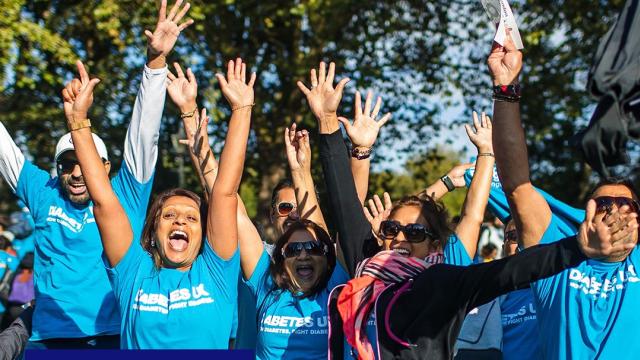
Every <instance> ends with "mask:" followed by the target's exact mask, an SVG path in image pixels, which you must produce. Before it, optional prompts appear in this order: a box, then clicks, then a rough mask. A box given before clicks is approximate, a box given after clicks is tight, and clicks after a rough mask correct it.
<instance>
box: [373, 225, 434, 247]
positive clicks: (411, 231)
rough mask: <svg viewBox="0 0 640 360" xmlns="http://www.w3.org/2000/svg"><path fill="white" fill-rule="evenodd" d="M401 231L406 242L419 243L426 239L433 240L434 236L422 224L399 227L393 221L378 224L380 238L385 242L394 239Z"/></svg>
mask: <svg viewBox="0 0 640 360" xmlns="http://www.w3.org/2000/svg"><path fill="white" fill-rule="evenodd" d="M401 231H402V233H403V234H404V237H405V238H406V239H407V241H408V242H411V243H420V242H423V241H425V240H426V239H427V237H428V238H429V239H430V240H435V239H436V236H435V234H434V233H433V232H431V230H429V229H427V227H426V226H424V225H422V224H407V225H404V226H403V225H400V223H399V222H397V221H395V220H385V221H383V222H382V223H380V237H382V238H383V239H387V240H392V239H395V238H396V236H398V234H399V233H400V232H401Z"/></svg>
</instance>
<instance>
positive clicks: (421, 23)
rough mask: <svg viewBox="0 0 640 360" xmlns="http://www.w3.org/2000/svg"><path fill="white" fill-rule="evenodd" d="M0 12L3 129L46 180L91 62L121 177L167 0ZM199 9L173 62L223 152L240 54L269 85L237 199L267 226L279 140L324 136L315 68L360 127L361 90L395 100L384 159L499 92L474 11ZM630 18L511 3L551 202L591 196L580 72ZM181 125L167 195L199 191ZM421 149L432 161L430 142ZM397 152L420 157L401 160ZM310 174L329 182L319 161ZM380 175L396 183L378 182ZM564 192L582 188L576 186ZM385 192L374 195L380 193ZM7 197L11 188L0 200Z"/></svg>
mask: <svg viewBox="0 0 640 360" xmlns="http://www.w3.org/2000/svg"><path fill="white" fill-rule="evenodd" d="M1 3H2V8H3V16H2V17H0V26H1V28H2V30H0V66H2V68H3V69H4V71H3V72H1V73H0V87H1V88H2V94H1V95H0V121H2V122H3V124H5V125H6V126H7V127H8V129H9V131H10V132H11V133H12V134H13V135H14V138H15V139H16V141H17V142H18V143H19V144H20V146H21V147H22V148H23V150H25V151H26V150H28V153H29V154H30V156H31V157H32V159H33V160H34V162H36V163H37V164H38V165H40V166H43V167H50V166H51V165H52V164H51V161H52V154H53V149H54V146H55V142H56V140H57V138H58V137H59V136H60V135H61V134H62V133H63V132H64V131H65V129H64V127H65V126H64V116H63V113H62V106H61V101H60V96H59V92H60V89H61V88H62V86H63V83H64V81H65V80H68V79H69V78H70V77H71V76H72V74H73V66H72V65H73V62H74V60H75V59H76V58H81V59H83V61H84V62H85V64H87V65H88V68H89V69H90V71H91V73H92V75H94V76H97V77H99V78H101V79H102V82H101V84H100V85H99V88H98V90H97V93H96V100H95V102H94V106H93V109H92V110H91V115H90V116H91V118H92V123H93V124H94V127H95V129H94V131H96V132H97V133H99V134H100V135H101V137H103V138H104V140H105V142H106V143H107V144H108V145H109V146H110V150H111V153H112V154H113V156H112V157H113V158H114V160H116V164H115V165H116V168H117V167H118V163H117V160H118V159H119V158H120V155H121V149H122V148H121V144H122V141H123V139H124V133H125V131H126V124H127V123H128V119H129V117H130V115H131V110H132V104H133V100H134V97H135V93H136V92H137V88H138V85H139V77H140V74H141V71H142V65H143V63H144V59H145V56H144V54H145V46H146V39H145V37H144V35H143V30H144V29H152V28H153V25H154V23H155V20H156V15H157V6H158V3H159V1H143V0H138V1H133V0H102V1H95V2H94V1H91V2H89V1H79V0H71V1H54V0H51V1H45V0H31V1H27V0H2V1H1ZM171 3H172V2H171V1H170V4H171ZM191 3H192V7H191V10H190V12H189V16H190V17H192V18H194V19H195V21H196V23H195V24H194V25H193V26H191V27H190V28H189V29H187V30H186V31H185V32H184V33H183V34H182V35H181V38H180V39H179V41H178V46H177V48H176V49H175V51H174V53H173V54H172V56H171V57H170V59H169V61H178V62H180V63H181V65H183V66H185V65H186V66H191V67H192V68H193V69H194V71H195V73H196V76H197V77H198V81H199V91H200V95H201V97H200V103H201V104H203V105H205V106H207V107H208V108H209V109H210V114H211V115H212V124H211V126H210V132H211V138H212V139H213V141H214V148H215V149H220V147H221V141H222V140H223V138H224V134H225V130H226V125H225V121H226V119H227V117H228V115H229V110H228V108H227V106H226V104H225V102H224V100H223V99H221V94H220V92H219V90H218V88H217V84H215V81H214V76H213V75H214V74H215V73H216V72H218V71H221V69H222V66H223V64H224V62H225V61H226V60H228V59H230V58H233V57H236V56H242V57H243V58H244V59H245V60H246V61H247V62H248V63H249V64H250V65H251V66H252V68H253V69H254V70H256V71H257V72H258V74H259V82H258V84H257V86H256V99H257V105H256V107H255V111H254V121H253V131H252V136H251V139H250V144H249V152H248V157H247V167H246V170H245V178H244V181H243V188H242V193H243V197H245V198H247V199H249V201H248V205H249V206H248V208H249V209H250V211H251V212H252V214H253V215H258V217H259V218H260V219H261V220H262V223H265V222H266V219H265V216H264V214H266V213H267V211H266V209H265V207H267V206H268V203H269V202H268V198H269V196H270V191H271V188H272V187H273V185H274V184H275V183H276V182H277V180H278V179H280V178H281V177H283V176H286V166H285V164H286V161H285V157H284V152H283V145H282V129H283V127H284V126H285V125H287V124H289V123H291V122H293V121H296V122H298V123H301V124H302V126H303V127H305V126H306V127H313V126H314V121H313V119H312V117H311V115H310V113H309V111H308V108H307V105H306V103H305V102H304V98H303V96H302V95H301V94H300V93H299V92H298V90H297V88H296V86H295V82H296V80H299V79H303V80H306V79H307V77H308V71H309V69H310V68H311V67H313V66H317V63H318V62H319V61H321V60H325V61H327V60H333V61H335V62H336V63H337V68H338V74H339V75H340V76H349V77H350V78H351V79H352V83H351V84H350V85H348V86H347V91H346V95H345V98H344V99H343V107H342V108H343V111H342V112H343V113H344V114H351V109H350V108H351V106H350V105H349V104H351V102H352V96H353V93H354V92H355V88H357V89H363V88H372V89H375V90H376V91H377V92H378V93H380V94H382V96H383V98H384V100H385V109H383V111H394V119H393V121H392V122H391V124H390V126H389V125H388V126H387V129H385V130H384V134H383V135H384V136H383V138H382V139H381V140H382V144H379V145H378V146H390V145H391V144H394V143H397V142H395V140H397V139H399V138H401V137H406V136H407V134H412V136H415V137H416V138H423V139H432V138H435V137H437V135H438V133H439V130H440V128H441V127H442V126H446V125H447V123H446V122H445V121H443V120H442V119H440V118H439V117H438V115H439V114H440V113H441V111H442V109H443V108H444V107H446V106H448V105H451V104H452V102H455V98H453V97H451V95H452V94H453V93H454V92H455V91H462V92H463V94H464V96H465V97H464V101H465V103H466V105H467V106H468V107H469V108H472V107H479V106H480V105H484V106H485V108H487V105H488V96H489V91H487V89H488V84H490V81H489V78H488V76H487V75H486V70H485V66H484V58H485V57H486V55H487V53H488V51H489V44H490V38H491V36H492V35H493V34H492V31H491V30H490V29H489V27H488V26H487V24H486V22H485V19H486V16H485V15H484V14H483V10H482V7H481V5H480V2H478V1H468V0H455V1H445V0H432V1H426V0H401V1H368V0H360V1H353V0H305V1H299V0H295V1H294V0H273V1H258V0H253V1H252V0H208V1H204V0H195V1H191ZM621 5H622V1H621V0H614V1H612V2H607V3H603V2H601V1H595V0H580V1H576V0H566V1H560V0H558V1H549V0H526V1H524V2H520V3H517V4H514V8H516V12H517V16H518V19H519V20H520V22H521V23H522V26H521V32H522V34H524V36H525V39H524V40H525V46H526V50H525V61H526V67H525V71H524V77H523V82H524V83H525V84H526V86H527V90H526V96H525V99H524V101H523V114H524V121H525V123H526V130H527V134H528V140H529V142H530V143H529V145H530V155H531V159H532V163H533V168H534V171H533V175H534V176H535V177H536V180H538V181H539V182H542V183H544V184H545V187H546V188H547V189H548V190H549V191H551V192H554V191H555V192H557V193H558V194H559V195H561V196H562V197H564V198H565V199H568V200H575V199H577V198H578V197H579V195H581V194H582V191H583V188H584V187H585V186H586V185H585V184H586V183H587V182H588V176H589V171H588V169H586V168H585V166H584V165H582V164H581V162H579V161H578V158H577V157H576V155H575V154H572V153H571V152H569V151H566V148H567V147H568V144H567V139H568V138H569V136H570V135H572V134H573V133H574V132H575V129H576V127H577V126H579V125H581V124H583V123H584V122H585V120H586V118H587V117H588V105H589V104H590V101H589V100H588V98H587V97H586V94H585V92H584V76H585V71H586V70H587V69H588V66H589V62H590V59H591V55H592V53H593V52H594V51H595V47H596V43H597V40H598V38H599V37H600V36H601V35H602V34H604V32H605V31H606V28H607V26H608V24H609V23H610V22H611V20H612V18H613V16H614V14H615V13H616V12H617V11H618V10H619V9H620V7H621ZM176 115H177V111H176V109H174V108H173V107H172V106H171V105H168V106H167V107H166V109H165V115H164V119H163V127H162V130H161V138H160V140H159V146H160V149H161V159H159V162H158V169H157V171H158V175H157V176H156V184H155V186H156V188H157V189H165V188H169V187H175V186H177V185H179V182H180V179H181V178H182V179H183V184H180V185H184V186H187V187H192V188H195V187H197V178H196V177H195V176H194V175H193V171H192V170H191V168H190V166H188V157H185V154H184V151H185V149H182V148H179V147H178V146H173V143H172V140H174V142H175V140H176V137H175V134H177V133H178V132H179V128H180V126H179V121H178V119H177V116H176ZM172 135H174V137H173V139H172ZM396 146H397V145H396ZM411 146H412V147H413V148H415V147H422V148H421V149H422V150H423V151H425V150H427V149H433V145H432V144H431V143H429V142H427V143H425V144H415V143H412V144H411ZM397 151H409V149H407V148H402V147H397ZM180 159H182V160H180ZM427 159H431V160H428V161H431V162H433V165H429V166H432V167H433V168H434V169H435V170H434V172H433V174H432V173H431V172H429V173H428V174H426V173H424V172H420V170H419V169H418V168H419V167H420V166H418V168H415V169H414V168H411V166H413V165H412V163H411V162H410V163H409V164H408V166H407V168H408V170H407V171H408V174H411V179H405V180H393V181H396V184H397V186H398V187H399V188H402V189H405V188H406V189H407V191H409V189H410V188H411V189H413V188H418V187H420V186H422V185H423V182H428V181H427V179H431V178H430V177H429V176H435V175H438V176H439V175H441V173H443V172H442V171H440V170H441V169H440V168H438V167H437V166H436V165H435V164H436V163H437V162H438V161H439V160H437V157H429V156H428V157H427ZM181 161H182V162H183V163H184V164H186V165H185V166H182V168H183V169H184V177H181V176H179V175H178V172H177V171H176V169H179V168H180V166H179V164H180V162H181ZM381 161H385V159H382V160H381ZM447 161H449V160H447ZM417 163H418V162H415V164H417ZM445 163H446V162H445ZM314 166H315V172H316V173H317V174H318V175H319V172H320V171H319V163H318V162H317V161H316V164H314ZM445 167H446V166H445ZM445 171H446V170H445ZM396 175H397V174H390V173H385V174H380V175H378V176H377V177H375V178H374V179H373V180H372V181H374V182H376V181H382V182H381V183H379V184H382V183H389V182H390V181H391V180H389V179H391V178H393V179H395V178H396V177H397V178H398V179H402V177H403V176H406V175H402V174H401V175H399V176H396ZM422 176H425V177H424V178H420V182H416V183H415V184H413V185H410V184H409V183H410V181H408V180H415V179H417V178H419V177H422ZM385 177H387V178H386V179H387V180H381V179H385ZM317 179H318V180H319V179H321V178H319V177H318V178H317ZM567 181H571V182H572V183H574V184H576V185H575V186H571V187H567V186H566V185H564V184H565V183H566V182H567ZM321 183H322V181H318V185H321ZM405 183H406V184H405ZM418 184H419V186H418ZM0 186H4V184H3V185H0ZM376 186H378V185H375V184H374V185H373V186H372V188H375V189H376V190H377V189H378V187H376ZM320 187H321V186H320ZM4 189H6V187H4ZM394 191H395V190H394ZM7 192H8V191H0V196H1V197H2V199H6V193H7ZM453 195H455V194H453ZM450 196H451V195H450ZM447 201H449V200H447Z"/></svg>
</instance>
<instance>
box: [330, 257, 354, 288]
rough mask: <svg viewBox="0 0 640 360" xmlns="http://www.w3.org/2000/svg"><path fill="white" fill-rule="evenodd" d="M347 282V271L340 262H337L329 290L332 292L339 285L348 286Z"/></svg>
mask: <svg viewBox="0 0 640 360" xmlns="http://www.w3.org/2000/svg"><path fill="white" fill-rule="evenodd" d="M347 281H349V274H348V273H347V270H345V269H344V268H343V267H342V265H341V264H340V263H339V262H336V267H335V268H334V269H333V274H331V277H330V278H329V282H328V283H327V289H328V290H331V289H333V288H334V287H336V286H338V285H342V284H346V283H347Z"/></svg>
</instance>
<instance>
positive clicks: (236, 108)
mask: <svg viewBox="0 0 640 360" xmlns="http://www.w3.org/2000/svg"><path fill="white" fill-rule="evenodd" d="M255 104H256V103H253V104H249V105H241V106H236V107H234V108H233V107H232V108H231V111H236V110H240V109H244V108H246V107H253V105H255Z"/></svg>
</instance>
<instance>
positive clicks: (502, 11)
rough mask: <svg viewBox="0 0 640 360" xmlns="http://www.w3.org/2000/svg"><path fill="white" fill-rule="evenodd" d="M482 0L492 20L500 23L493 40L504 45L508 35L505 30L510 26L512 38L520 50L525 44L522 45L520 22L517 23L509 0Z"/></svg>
mask: <svg viewBox="0 0 640 360" xmlns="http://www.w3.org/2000/svg"><path fill="white" fill-rule="evenodd" d="M481 2H482V6H483V7H484V10H485V11H486V12H487V15H489V18H490V19H491V21H492V22H493V23H494V24H497V25H498V31H497V32H496V36H495V38H493V40H494V41H495V42H497V43H498V44H500V45H504V40H505V37H506V31H505V30H506V28H509V29H511V39H513V43H514V44H515V46H516V48H518V50H521V49H523V48H524V45H522V39H521V38H520V31H518V24H516V18H515V17H514V16H513V12H512V11H511V7H510V6H509V3H508V2H507V0H481Z"/></svg>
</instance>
